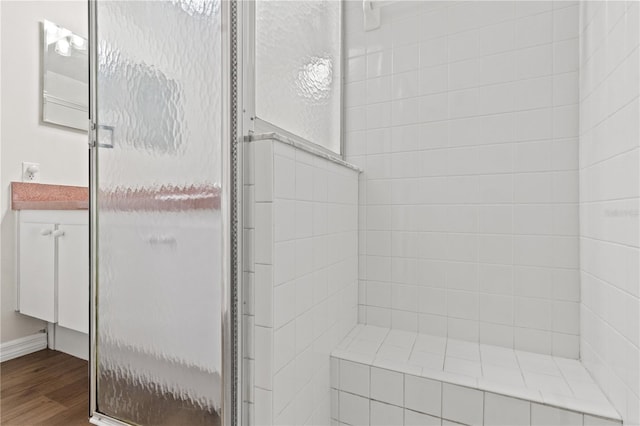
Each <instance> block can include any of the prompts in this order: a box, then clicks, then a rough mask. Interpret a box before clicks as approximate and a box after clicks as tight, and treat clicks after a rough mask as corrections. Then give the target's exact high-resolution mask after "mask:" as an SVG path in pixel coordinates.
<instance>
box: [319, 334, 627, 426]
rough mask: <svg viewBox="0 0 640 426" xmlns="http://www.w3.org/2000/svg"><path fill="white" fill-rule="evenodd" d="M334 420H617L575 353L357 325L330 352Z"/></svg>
mask: <svg viewBox="0 0 640 426" xmlns="http://www.w3.org/2000/svg"><path fill="white" fill-rule="evenodd" d="M331 388H332V389H331V392H332V400H331V404H332V406H331V417H332V422H333V424H334V425H350V426H356V425H379V426H402V425H406V426H409V425H411V426H418V425H419V426H430V425H442V426H445V425H483V424H484V425H505V426H520V425H531V426H569V425H571V426H574V425H576V426H577V425H584V426H613V425H620V424H621V423H622V421H621V418H620V416H619V414H618V413H617V412H616V410H615V409H614V408H613V407H612V405H611V404H610V402H609V401H608V400H607V398H606V397H605V396H604V394H603V393H602V391H601V390H600V388H599V387H598V385H597V384H595V383H594V381H593V379H592V378H591V376H590V375H589V373H588V372H587V371H586V369H585V368H584V367H583V366H582V364H581V363H580V362H579V361H577V360H572V359H567V358H560V357H553V356H548V355H541V354H535V353H531V352H524V351H517V350H513V349H508V348H501V347H497V346H491V345H479V344H477V343H471V342H464V341H460V340H454V339H447V338H444V337H437V336H430V335H424V334H418V333H412V332H407V331H401V330H390V329H387V328H381V327H374V326H368V325H358V326H356V328H354V330H353V331H352V332H351V333H350V334H349V336H348V337H347V338H346V339H345V340H344V341H343V342H342V343H341V344H340V345H339V346H338V347H337V348H336V349H335V350H334V351H333V352H332V354H331Z"/></svg>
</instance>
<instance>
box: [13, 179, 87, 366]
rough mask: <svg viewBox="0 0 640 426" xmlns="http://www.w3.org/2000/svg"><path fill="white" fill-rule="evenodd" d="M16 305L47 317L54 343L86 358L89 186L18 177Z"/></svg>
mask: <svg viewBox="0 0 640 426" xmlns="http://www.w3.org/2000/svg"><path fill="white" fill-rule="evenodd" d="M11 202H12V209H13V210H14V211H16V214H17V220H16V224H17V225H16V226H17V229H16V253H17V256H16V270H17V271H18V273H17V288H16V310H17V311H18V312H20V313H21V314H24V315H28V316H31V317H35V318H39V319H41V320H44V321H47V323H48V331H49V347H51V348H54V349H58V350H61V351H63V352H67V353H70V354H72V355H75V356H79V357H81V358H86V355H87V354H86V348H87V344H88V341H87V339H88V337H87V336H88V332H89V224H88V221H89V214H88V190H87V188H83V187H75V186H63V185H45V184H38V183H21V182H13V183H12V184H11Z"/></svg>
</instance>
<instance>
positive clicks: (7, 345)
mask: <svg viewBox="0 0 640 426" xmlns="http://www.w3.org/2000/svg"><path fill="white" fill-rule="evenodd" d="M46 348H47V334H46V333H36V334H32V335H31V336H27V337H21V338H19V339H15V340H10V341H8V342H4V343H0V362H5V361H8V360H10V359H14V358H18V357H20V356H23V355H28V354H30V353H33V352H37V351H41V350H42V349H46Z"/></svg>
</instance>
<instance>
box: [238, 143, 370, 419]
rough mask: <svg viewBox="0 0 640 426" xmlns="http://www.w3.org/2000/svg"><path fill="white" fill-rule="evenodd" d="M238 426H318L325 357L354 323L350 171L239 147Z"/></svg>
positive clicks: (278, 146)
mask: <svg viewBox="0 0 640 426" xmlns="http://www.w3.org/2000/svg"><path fill="white" fill-rule="evenodd" d="M246 146H247V148H246V151H247V152H246V154H247V157H246V161H245V176H244V183H245V187H244V196H245V200H244V205H245V209H246V210H245V217H244V223H245V247H246V248H247V249H248V251H247V252H246V253H245V265H246V272H245V282H246V283H248V285H247V286H246V287H245V289H246V290H245V291H246V294H245V296H246V297H245V308H244V312H245V315H246V316H245V322H244V323H245V327H246V329H245V339H244V341H245V345H247V348H246V351H245V354H246V359H245V360H244V361H245V363H246V364H245V365H246V367H247V368H246V369H245V372H246V374H247V375H248V376H249V377H248V381H249V382H250V383H251V385H250V387H249V388H247V389H246V390H245V395H244V401H245V404H244V408H245V410H246V411H245V415H247V416H248V417H249V420H248V424H255V425H271V424H279V425H306V424H328V423H329V416H330V400H329V377H330V373H329V355H330V353H331V351H332V350H333V349H334V348H335V346H336V345H337V344H338V343H339V342H340V341H341V340H342V339H343V338H344V337H345V336H346V335H347V333H349V331H351V329H352V328H353V327H354V326H355V325H356V322H357V303H358V302H357V280H358V278H357V275H358V251H357V250H358V249H357V244H358V237H357V233H358V231H357V230H358V213H357V211H358V204H357V200H358V194H357V192H358V172H357V171H355V170H353V169H351V168H348V167H346V166H344V165H341V164H337V163H336V162H333V161H330V160H327V159H325V158H320V157H318V156H315V155H312V154H310V153H309V152H306V151H305V150H302V149H299V148H294V147H293V146H291V145H288V144H286V143H283V142H280V141H278V140H275V139H265V140H257V141H254V142H251V143H248V144H246Z"/></svg>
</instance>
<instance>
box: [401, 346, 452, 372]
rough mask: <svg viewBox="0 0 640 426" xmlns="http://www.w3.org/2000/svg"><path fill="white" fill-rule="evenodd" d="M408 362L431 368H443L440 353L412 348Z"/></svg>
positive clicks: (442, 359)
mask: <svg viewBox="0 0 640 426" xmlns="http://www.w3.org/2000/svg"><path fill="white" fill-rule="evenodd" d="M408 362H409V364H411V365H416V366H419V367H422V368H430V369H433V370H442V369H443V368H444V356H443V355H442V354H434V353H429V352H420V351H416V350H414V351H412V352H411V356H410V357H409V361H408Z"/></svg>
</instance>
